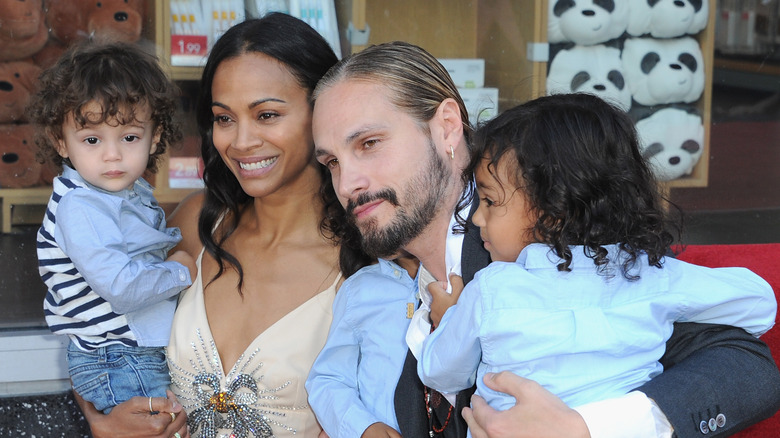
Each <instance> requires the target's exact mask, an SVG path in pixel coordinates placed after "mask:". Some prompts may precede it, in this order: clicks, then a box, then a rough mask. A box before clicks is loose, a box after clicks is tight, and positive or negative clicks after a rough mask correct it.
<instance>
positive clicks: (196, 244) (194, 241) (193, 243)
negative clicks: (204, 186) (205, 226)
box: [168, 191, 205, 257]
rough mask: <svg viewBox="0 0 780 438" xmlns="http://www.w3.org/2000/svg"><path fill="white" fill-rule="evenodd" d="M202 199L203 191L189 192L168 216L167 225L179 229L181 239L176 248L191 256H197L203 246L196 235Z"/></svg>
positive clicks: (203, 197) (203, 196)
mask: <svg viewBox="0 0 780 438" xmlns="http://www.w3.org/2000/svg"><path fill="white" fill-rule="evenodd" d="M204 199H205V193H204V192H203V191H197V192H193V193H190V194H189V195H187V197H185V198H184V199H182V201H181V202H179V205H178V206H177V207H176V209H175V210H173V213H171V214H170V216H168V226H169V227H178V228H179V229H180V230H181V235H182V241H181V243H179V245H178V246H177V247H176V249H183V250H185V251H187V252H188V253H190V255H191V256H193V257H197V255H198V253H200V250H201V248H202V247H203V245H201V243H200V237H199V236H198V217H199V216H200V209H201V208H202V207H203V202H204Z"/></svg>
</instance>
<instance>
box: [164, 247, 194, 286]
mask: <svg viewBox="0 0 780 438" xmlns="http://www.w3.org/2000/svg"><path fill="white" fill-rule="evenodd" d="M166 261H167V262H179V263H181V264H182V265H184V267H186V268H187V269H189V270H190V278H191V279H192V281H195V277H197V276H198V266H197V265H196V264H195V259H194V258H192V256H191V255H190V254H189V253H188V252H186V251H182V250H179V251H176V252H174V253H173V254H171V255H169V256H168V259H167V260H166Z"/></svg>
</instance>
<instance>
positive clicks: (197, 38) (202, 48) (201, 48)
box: [171, 35, 208, 56]
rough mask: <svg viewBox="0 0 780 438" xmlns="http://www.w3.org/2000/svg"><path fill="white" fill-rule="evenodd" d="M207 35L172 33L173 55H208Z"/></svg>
mask: <svg viewBox="0 0 780 438" xmlns="http://www.w3.org/2000/svg"><path fill="white" fill-rule="evenodd" d="M207 44H208V39H207V38H206V35H171V55H172V56H176V55H185V56H206V53H207V52H208V45H207Z"/></svg>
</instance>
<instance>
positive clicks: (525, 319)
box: [418, 244, 777, 410]
mask: <svg viewBox="0 0 780 438" xmlns="http://www.w3.org/2000/svg"><path fill="white" fill-rule="evenodd" d="M607 249H608V251H609V255H610V257H612V258H614V257H615V254H617V247H616V246H614V245H613V246H608V247H607ZM572 254H573V261H572V264H571V266H570V268H571V272H560V271H558V269H557V267H556V265H557V264H558V263H559V262H560V260H559V259H558V257H557V256H555V255H554V254H552V253H551V252H550V249H549V247H548V246H547V245H542V244H532V245H529V246H527V247H526V248H525V249H523V251H522V252H521V253H520V255H519V257H518V258H517V261H516V262H514V263H506V262H493V263H492V264H490V265H489V266H488V267H487V268H485V269H483V270H481V271H479V272H478V273H477V275H476V276H475V277H474V280H473V281H471V282H470V283H469V284H468V285H467V286H466V288H465V289H464V290H463V293H462V294H461V296H460V298H459V299H458V303H457V304H456V305H455V306H453V307H451V308H450V309H448V310H447V312H446V313H445V314H444V317H443V318H442V321H441V324H440V325H439V327H438V328H437V329H436V330H434V331H433V333H432V334H431V335H430V336H429V337H428V338H427V339H426V340H425V343H424V345H423V353H422V358H421V359H420V360H419V361H418V371H419V374H420V378H421V379H422V381H423V383H424V384H425V385H427V386H429V387H432V388H434V389H437V390H439V391H442V392H456V391H458V390H461V389H464V388H468V387H470V386H471V385H473V384H474V382H475V380H476V383H477V393H478V394H479V395H481V396H482V397H484V398H485V399H486V400H487V401H488V403H489V404H490V405H491V406H493V407H494V408H496V409H499V410H505V409H508V408H510V407H511V406H514V404H515V400H514V398H513V397H511V396H507V395H506V394H501V393H497V392H495V391H491V390H490V389H488V388H486V387H485V386H484V384H483V382H482V378H483V376H484V375H485V373H488V372H499V371H512V372H514V373H515V374H517V375H519V376H522V377H525V378H529V379H532V380H535V381H537V382H538V383H540V384H542V385H543V386H544V387H545V388H547V389H548V390H550V391H551V392H552V393H553V394H555V395H557V396H558V397H560V398H561V399H563V401H564V402H566V403H567V404H568V405H569V406H579V405H582V404H585V403H589V402H593V401H597V400H602V399H607V398H614V397H617V396H621V395H623V394H626V393H627V392H629V391H630V390H632V389H633V388H635V387H637V386H639V385H641V384H642V383H644V382H646V381H648V380H650V379H651V378H652V377H653V376H655V375H657V374H659V373H660V372H661V371H662V366H661V365H660V363H659V362H658V360H659V359H660V358H661V356H662V355H663V353H664V351H665V344H666V341H667V340H668V339H669V336H671V333H672V329H673V326H672V324H673V322H675V321H680V322H699V323H712V324H727V325H733V326H737V327H742V328H744V329H745V330H747V331H748V332H750V333H751V334H753V335H755V336H759V335H761V334H763V333H764V332H766V331H767V330H769V329H770V328H771V327H772V325H773V324H774V320H775V313H776V310H777V303H776V300H775V297H774V293H773V292H772V288H771V287H770V286H769V284H768V283H767V282H766V281H764V280H763V279H762V278H760V277H759V276H758V275H756V274H754V273H752V272H751V271H749V270H748V269H745V268H719V269H712V268H706V267H701V266H696V265H692V264H689V263H685V262H682V261H680V260H677V259H674V258H670V257H667V258H665V259H664V261H663V268H656V267H652V266H648V264H647V257H646V256H644V255H642V256H640V257H639V259H638V260H637V263H636V267H635V268H634V269H633V270H632V271H631V273H632V274H635V275H638V276H639V277H640V278H639V279H638V280H636V281H629V280H627V279H626V278H625V277H624V276H623V275H622V274H621V272H620V271H619V270H618V269H617V268H616V267H615V266H611V267H612V268H613V271H612V275H610V276H604V275H599V274H597V272H596V266H595V265H594V263H593V260H592V259H591V258H588V257H587V256H586V255H585V254H584V253H583V247H573V248H572Z"/></svg>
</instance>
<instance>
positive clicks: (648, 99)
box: [623, 37, 705, 105]
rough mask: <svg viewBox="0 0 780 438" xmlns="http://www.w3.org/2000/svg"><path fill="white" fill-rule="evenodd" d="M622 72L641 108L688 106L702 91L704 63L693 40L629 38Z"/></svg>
mask: <svg viewBox="0 0 780 438" xmlns="http://www.w3.org/2000/svg"><path fill="white" fill-rule="evenodd" d="M623 70H624V71H625V73H626V80H627V82H628V84H629V88H630V89H631V95H632V96H633V97H634V100H635V101H637V102H638V103H640V104H642V105H659V104H666V103H675V102H685V103H691V102H694V101H696V100H698V99H699V98H700V97H701V95H702V92H703V91H704V80H705V76H704V59H703V58H702V53H701V48H700V47H699V43H697V42H696V40H694V39H693V38H690V37H684V38H675V39H668V40H661V39H655V38H630V39H628V40H626V42H625V45H624V46H623Z"/></svg>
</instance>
